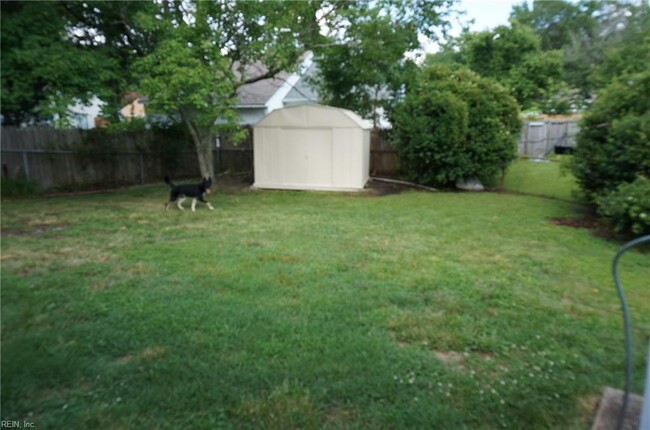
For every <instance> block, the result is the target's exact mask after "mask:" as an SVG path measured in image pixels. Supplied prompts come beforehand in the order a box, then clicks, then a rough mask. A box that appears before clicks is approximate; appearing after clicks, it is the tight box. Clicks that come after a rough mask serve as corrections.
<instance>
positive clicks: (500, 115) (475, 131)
mask: <svg viewBox="0 0 650 430" xmlns="http://www.w3.org/2000/svg"><path fill="white" fill-rule="evenodd" d="M391 120H392V124H393V141H394V143H395V147H396V149H397V152H398V155H399V159H400V166H401V169H402V171H403V173H404V175H405V176H406V177H407V179H409V180H412V181H415V182H419V183H423V184H431V185H441V186H446V185H450V184H453V183H455V182H456V181H458V180H463V179H468V178H471V177H479V178H480V179H489V178H491V177H493V176H495V175H496V174H497V173H499V171H501V170H504V169H505V168H506V167H507V166H508V164H509V163H510V162H511V161H512V160H513V159H514V158H515V156H516V150H515V149H516V140H517V136H518V134H519V131H520V127H521V121H520V119H519V109H518V106H517V102H516V101H515V99H514V98H513V97H512V96H510V95H509V94H508V91H507V90H506V89H505V88H503V87H502V86H501V85H499V84H498V83H496V82H495V81H493V80H491V79H488V78H482V77H480V76H478V75H477V74H475V73H474V72H472V71H470V70H468V69H458V68H451V67H449V66H445V65H437V64H434V65H431V66H428V67H426V68H425V69H423V70H422V71H421V72H420V74H419V76H418V79H417V81H416V83H415V85H414V86H413V87H412V88H410V89H409V91H407V93H406V96H405V98H404V100H403V102H401V103H400V104H399V105H398V106H397V107H396V108H395V109H394V111H393V115H392V117H391Z"/></svg>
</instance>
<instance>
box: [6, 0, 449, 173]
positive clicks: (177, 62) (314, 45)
mask: <svg viewBox="0 0 650 430" xmlns="http://www.w3.org/2000/svg"><path fill="white" fill-rule="evenodd" d="M452 2H453V0H435V1H425V0H377V1H373V2H365V1H359V2H343V1H329V0H312V1H304V2H266V1H261V0H260V1H219V2H216V1H214V2H212V1H211V2H207V1H198V0H162V1H156V2H153V1H152V2H111V1H96V2H72V1H70V2H58V3H47V4H44V5H43V6H42V7H43V10H44V12H47V13H48V15H47V16H46V17H43V18H42V19H41V21H43V22H44V23H47V22H48V20H49V18H48V17H51V18H52V21H51V22H50V23H51V24H52V26H51V27H48V26H44V29H45V30H43V31H42V32H41V31H40V30H38V29H37V30H36V33H37V34H39V35H41V36H42V37H46V36H47V35H48V34H49V35H50V37H54V38H56V36H57V35H58V37H59V39H57V40H59V41H60V42H61V43H60V46H59V45H56V47H57V49H59V50H60V51H61V52H62V54H65V55H66V57H64V58H70V61H69V64H70V65H74V64H75V62H74V61H81V60H84V61H86V62H88V64H87V65H86V66H84V67H82V68H76V67H68V65H64V66H63V67H62V69H63V70H66V67H67V69H68V71H69V72H70V76H71V77H72V78H75V79H76V78H77V77H79V76H84V77H86V78H87V80H88V81H90V82H91V83H92V85H90V84H88V83H87V82H81V83H80V85H77V86H76V87H74V88H71V89H70V91H67V90H66V91H64V90H63V89H66V88H65V87H64V86H63V85H59V84H61V83H62V82H63V81H64V80H65V78H64V77H63V76H61V75H60V74H59V75H52V79H50V80H49V81H47V82H45V83H44V84H43V83H40V82H39V85H38V86H39V87H40V88H45V89H46V90H47V91H48V94H49V93H51V94H53V95H55V96H61V95H65V94H67V93H70V94H74V93H75V92H77V93H78V94H84V95H90V94H93V93H95V94H100V95H104V94H106V93H109V92H111V93H112V94H114V96H113V97H109V98H110V99H111V100H112V101H113V102H114V104H113V107H115V106H116V105H117V103H116V102H117V101H118V100H119V96H121V95H122V94H123V93H124V92H125V91H127V90H130V91H134V90H135V91H139V92H141V93H143V94H145V95H146V96H147V97H148V99H149V102H148V106H147V109H148V112H152V113H154V112H160V113H163V114H164V115H165V116H167V117H168V118H174V119H178V120H180V121H182V122H183V123H184V124H185V125H186V126H187V128H188V130H189V131H190V134H191V136H192V138H193V140H194V143H195V146H196V149H197V154H198V158H199V167H200V171H201V174H202V175H210V176H212V175H213V174H214V172H213V165H212V157H211V148H212V144H213V138H212V137H213V134H214V132H215V128H218V127H222V128H229V129H231V130H235V129H236V125H237V120H238V118H237V115H236V109H235V105H236V94H237V89H238V88H240V87H241V86H243V85H246V84H249V83H253V82H257V81H259V80H262V79H266V78H269V77H273V76H276V75H277V74H278V73H279V72H280V71H282V70H291V69H292V68H293V67H296V66H297V64H298V62H299V61H298V60H299V58H300V57H301V55H302V54H304V53H305V52H306V51H307V50H309V49H313V50H315V51H316V52H317V53H318V56H319V59H325V58H327V59H328V60H327V61H329V62H330V64H335V66H336V67H334V69H331V68H330V69H328V71H329V72H330V73H329V74H328V77H332V76H334V75H336V71H337V70H338V71H339V72H340V73H341V74H342V75H347V76H354V77H355V78H357V79H356V80H355V82H354V85H352V86H349V85H347V86H343V87H340V88H337V90H336V91H337V92H336V94H339V95H343V94H354V93H355V90H356V89H358V88H361V87H364V86H368V87H373V86H374V87H375V88H378V87H377V85H380V84H381V85H385V84H387V83H391V82H392V81H390V80H389V79H387V78H386V75H384V74H382V73H366V69H367V67H368V66H369V65H370V64H369V62H368V61H369V60H367V58H374V59H380V58H383V57H386V58H388V60H386V61H384V62H382V63H381V64H375V66H378V67H376V68H378V69H381V70H383V69H384V68H386V69H388V68H391V67H392V65H393V64H398V65H399V64H401V59H402V57H403V55H404V52H406V51H407V50H410V49H413V48H414V47H416V46H417V45H418V41H417V37H418V34H419V33H422V34H433V31H434V28H435V26H436V25H438V24H442V23H444V22H445V20H444V19H443V16H444V13H445V12H446V9H445V8H444V7H445V6H447V5H449V4H450V3H452ZM36 4H37V5H38V4H40V3H36ZM20 7H24V8H31V7H34V8H37V6H30V4H29V3H25V4H23V3H20ZM5 9H7V10H10V9H11V8H10V7H9V6H7V7H5V3H4V2H3V24H4V20H5V15H4V12H5ZM23 16H24V19H25V22H24V23H23V27H29V25H28V24H31V22H30V21H29V16H30V14H29V13H25V14H24V15H23ZM376 20H377V21H376ZM400 28H402V29H401V30H400ZM398 30H399V31H398ZM15 31H16V32H17V31H18V29H17V28H15ZM23 33H25V34H26V33H28V31H24V32H23ZM12 37H13V40H15V41H18V42H19V41H20V39H21V38H22V37H23V35H22V34H18V35H13V34H12ZM7 40H9V39H7ZM42 44H43V45H44V46H43V47H42V48H40V50H38V51H34V52H32V51H30V50H29V49H28V48H29V46H27V45H19V47H17V48H16V49H15V54H16V58H17V59H22V58H23V57H24V54H25V53H26V52H30V55H32V57H34V58H38V56H39V53H43V54H47V51H48V47H49V45H47V44H45V43H42ZM8 45H9V43H7V46H8ZM328 47H349V48H350V49H351V50H352V51H351V52H353V54H354V55H353V56H354V57H355V58H356V57H358V56H362V55H364V53H366V52H371V51H373V54H372V56H371V57H367V58H366V57H364V58H366V61H365V62H352V63H351V64H345V63H340V62H338V61H339V59H340V57H338V56H337V53H338V51H336V49H337V48H333V50H329V49H328ZM395 47H396V48H395ZM53 52H56V50H53ZM4 53H5V33H4V28H3V99H4V95H5V94H4V90H5V85H4V84H5V81H4V79H5V76H7V79H11V80H12V82H14V83H16V82H17V83H20V77H19V76H18V73H17V70H19V68H18V66H14V65H13V63H12V64H8V65H7V67H6V69H5V64H4V60H5V58H4ZM77 53H79V55H77ZM81 54H83V55H81ZM86 54H87V56H88V57H87V58H86V57H85V55H86ZM41 58H47V59H52V60H55V59H56V58H55V57H52V56H44V57H41ZM73 60H74V61H73ZM15 64H19V62H18V61H17V62H16V63H15ZM52 64H59V63H58V62H57V61H52ZM323 64H324V63H323ZM251 65H256V67H249V66H251ZM31 67H34V68H38V65H37V64H36V62H35V61H31V62H29V63H27V64H26V65H25V66H23V68H24V69H29V68H31ZM57 70H58V69H57ZM388 75H389V76H392V75H391V74H388ZM377 76H379V78H378V77H377ZM14 85H17V84H14ZM397 86H399V85H393V87H397ZM7 88H9V85H7ZM61 88H63V89H61ZM357 94H358V93H357ZM344 97H345V96H342V98H341V100H345V98H344ZM29 98H30V97H29V96H25V97H23V98H22V100H27V101H28V100H29ZM348 100H349V99H348ZM33 107H34V106H33V105H32V106H27V105H26V106H24V107H23V108H22V109H23V111H24V112H28V111H30V110H33ZM347 107H353V108H354V107H355V106H347ZM3 109H4V106H3ZM3 112H4V110H3Z"/></svg>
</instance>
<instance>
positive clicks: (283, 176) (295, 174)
mask: <svg viewBox="0 0 650 430" xmlns="http://www.w3.org/2000/svg"><path fill="white" fill-rule="evenodd" d="M371 128H372V125H371V124H370V123H369V122H367V121H365V120H363V119H362V118H361V117H360V116H359V115H357V114H355V113H354V112H351V111H349V110H345V109H339V108H334V107H330V106H322V105H317V104H303V105H297V106H289V107H285V108H282V109H278V110H275V111H273V112H271V113H269V114H268V115H266V116H265V117H264V118H262V119H261V120H260V121H259V122H258V123H257V124H256V125H255V127H254V128H253V141H254V158H255V183H254V184H253V186H254V187H256V188H275V189H289V190H333V191H356V190H360V189H362V188H363V187H364V186H365V185H366V182H367V181H368V177H369V170H370V130H371Z"/></svg>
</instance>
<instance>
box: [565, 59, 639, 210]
mask: <svg viewBox="0 0 650 430" xmlns="http://www.w3.org/2000/svg"><path fill="white" fill-rule="evenodd" d="M649 94H650V70H648V71H646V72H644V73H640V74H636V75H628V76H625V77H622V78H620V79H618V80H616V81H614V82H613V83H612V84H610V85H609V86H608V87H606V88H605V89H604V90H602V91H601V92H600V93H599V94H598V98H597V99H596V101H595V102H594V104H593V105H592V106H591V109H590V110H589V112H588V113H587V114H586V115H585V116H584V118H583V120H582V122H581V126H580V133H579V134H578V137H577V142H578V145H577V148H576V151H575V154H574V157H573V161H572V166H571V170H572V171H573V174H574V175H575V177H576V179H577V180H578V183H579V184H580V187H581V189H582V190H583V191H584V194H585V195H586V196H587V198H588V200H589V201H590V202H592V203H593V202H596V200H597V199H598V197H599V196H604V195H605V194H607V193H608V192H611V191H613V190H614V189H616V187H618V186H619V185H620V184H622V183H625V182H632V181H634V180H635V179H636V178H637V177H638V176H639V175H642V176H645V177H650V97H648V95H649Z"/></svg>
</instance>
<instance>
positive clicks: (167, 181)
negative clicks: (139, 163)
mask: <svg viewBox="0 0 650 430" xmlns="http://www.w3.org/2000/svg"><path fill="white" fill-rule="evenodd" d="M165 183H166V184H167V185H169V186H170V187H173V186H175V185H174V183H173V182H172V180H171V179H169V176H165Z"/></svg>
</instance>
